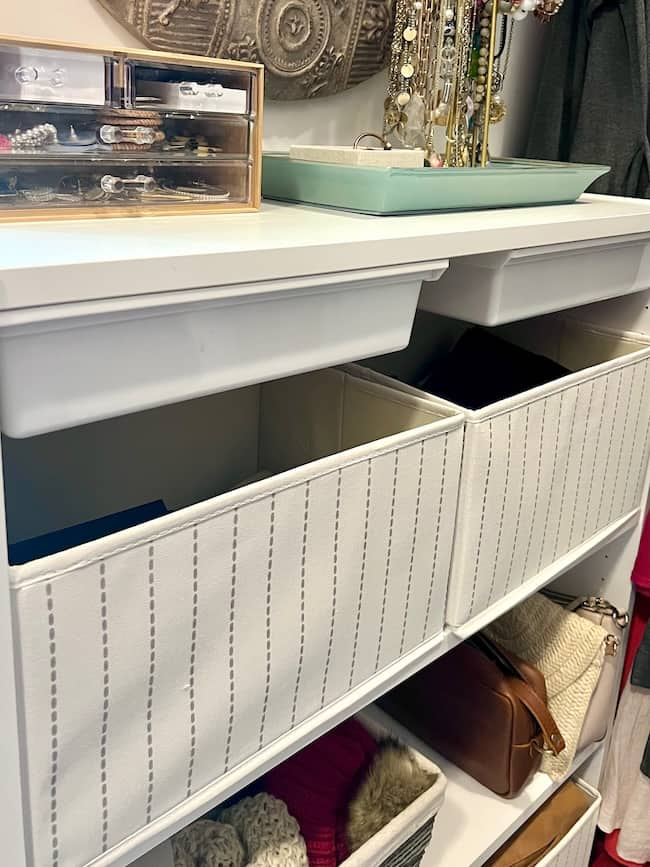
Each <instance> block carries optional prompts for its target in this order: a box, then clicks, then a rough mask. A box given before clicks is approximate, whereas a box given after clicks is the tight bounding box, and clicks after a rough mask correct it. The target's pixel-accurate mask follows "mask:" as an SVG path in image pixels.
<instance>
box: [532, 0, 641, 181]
mask: <svg viewBox="0 0 650 867" xmlns="http://www.w3.org/2000/svg"><path fill="white" fill-rule="evenodd" d="M647 14H648V13H647V10H646V3H645V2H644V0H609V2H607V0H566V2H565V5H564V7H563V8H562V9H561V11H560V12H559V14H558V15H556V16H555V18H554V19H553V21H552V22H551V24H550V25H548V26H549V27H550V33H549V38H548V42H547V51H546V57H545V61H544V66H543V70H542V75H541V78H540V86H539V91H538V94H537V100H536V106H535V111H534V115H533V121H532V124H531V129H530V136H529V141H528V148H527V155H528V156H529V157H533V158H535V159H547V160H563V161H569V162H582V163H601V164H605V165H609V166H611V169H612V170H611V172H610V173H609V175H606V176H605V177H603V178H601V179H600V180H598V181H596V183H595V184H593V186H592V187H591V190H592V191H593V192H599V193H611V194H615V195H625V196H638V197H642V198H648V197H650V186H649V167H650V143H649V141H648V67H649V64H650V57H649V54H648V41H647V29H648V24H647Z"/></svg>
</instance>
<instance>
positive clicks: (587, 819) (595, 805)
mask: <svg viewBox="0 0 650 867" xmlns="http://www.w3.org/2000/svg"><path fill="white" fill-rule="evenodd" d="M573 782H574V783H575V784H576V785H578V786H579V787H580V788H581V789H583V790H584V791H585V792H586V793H587V795H588V796H589V797H590V798H591V799H592V804H591V806H590V807H589V808H588V809H587V811H586V813H584V814H583V815H582V816H581V817H580V818H579V819H578V821H577V822H576V823H575V825H573V827H572V828H570V830H569V831H568V832H567V833H566V834H565V835H564V837H562V839H561V840H560V841H559V842H558V843H557V845H556V846H554V847H553V849H551V851H550V852H548V853H547V854H546V855H545V856H544V857H543V858H542V860H541V861H537V862H535V863H536V865H537V867H589V860H590V857H591V850H592V847H593V843H594V836H595V834H596V825H597V822H598V813H599V811H600V805H601V800H602V799H601V797H600V793H599V792H598V791H597V790H596V789H594V788H592V787H591V786H589V785H588V784H587V783H585V782H583V781H582V780H574V781H573ZM517 863H519V862H517ZM527 863H528V862H527Z"/></svg>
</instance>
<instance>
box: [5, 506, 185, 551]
mask: <svg viewBox="0 0 650 867" xmlns="http://www.w3.org/2000/svg"><path fill="white" fill-rule="evenodd" d="M167 514H169V510H168V509H167V507H166V506H165V504H164V503H163V501H162V500H155V501H154V502H152V503H145V504H144V505H142V506H134V507H133V508H131V509H124V511H122V512H115V513H114V514H112V515H105V516H104V517H102V518H94V519H93V520H92V521H85V522H84V523H83V524H75V525H74V526H73V527H65V528H64V529H62V530H54V531H53V532H52V533H44V534H43V535H42V536H35V537H34V538H33V539H24V540H23V541H22V542H13V543H12V544H10V545H9V565H11V566H21V565H22V564H23V563H29V562H30V561H31V560H38V559H40V558H41V557H49V556H50V554H58V553H59V552H61V551H66V550H67V549H68V548H74V547H75V546H77V545H83V544H84V543H85V542H94V541H95V540H97V539H101V538H102V537H103V536H109V535H110V534H111V533H117V532H119V531H120V530H127V529H128V528H129V527H137V525H138V524H143V523H144V522H145V521H152V520H153V519H154V518H160V517H162V516H163V515H167Z"/></svg>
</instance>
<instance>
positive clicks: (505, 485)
mask: <svg viewBox="0 0 650 867" xmlns="http://www.w3.org/2000/svg"><path fill="white" fill-rule="evenodd" d="M511 462H512V413H508V446H507V454H506V477H505V481H504V483H503V496H502V497H501V517H500V519H499V530H498V533H497V546H496V550H495V552H494V568H493V570H492V579H491V581H490V590H489V593H488V600H487V604H488V605H489V604H490V603H491V602H492V596H493V595H494V583H495V581H496V577H497V570H498V568H499V554H500V553H501V540H502V539H503V524H504V521H505V517H506V502H507V499H508V497H507V494H508V485H509V483H510V464H511Z"/></svg>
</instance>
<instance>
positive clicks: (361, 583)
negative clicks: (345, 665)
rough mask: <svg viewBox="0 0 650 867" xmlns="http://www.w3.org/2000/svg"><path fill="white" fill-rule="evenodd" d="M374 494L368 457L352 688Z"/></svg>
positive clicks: (351, 671)
mask: <svg viewBox="0 0 650 867" xmlns="http://www.w3.org/2000/svg"><path fill="white" fill-rule="evenodd" d="M371 496H372V460H371V459H370V458H369V459H368V478H367V485H366V517H365V520H364V524H363V549H362V553H361V574H360V577H359V600H358V603H357V619H356V623H355V627H354V644H353V646H352V662H351V665H350V680H349V681H348V688H349V689H352V686H353V684H354V675H355V671H356V667H357V653H358V651H359V631H360V629H361V611H362V610H363V591H364V585H365V580H366V566H367V562H368V526H369V524H370V500H371Z"/></svg>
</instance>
